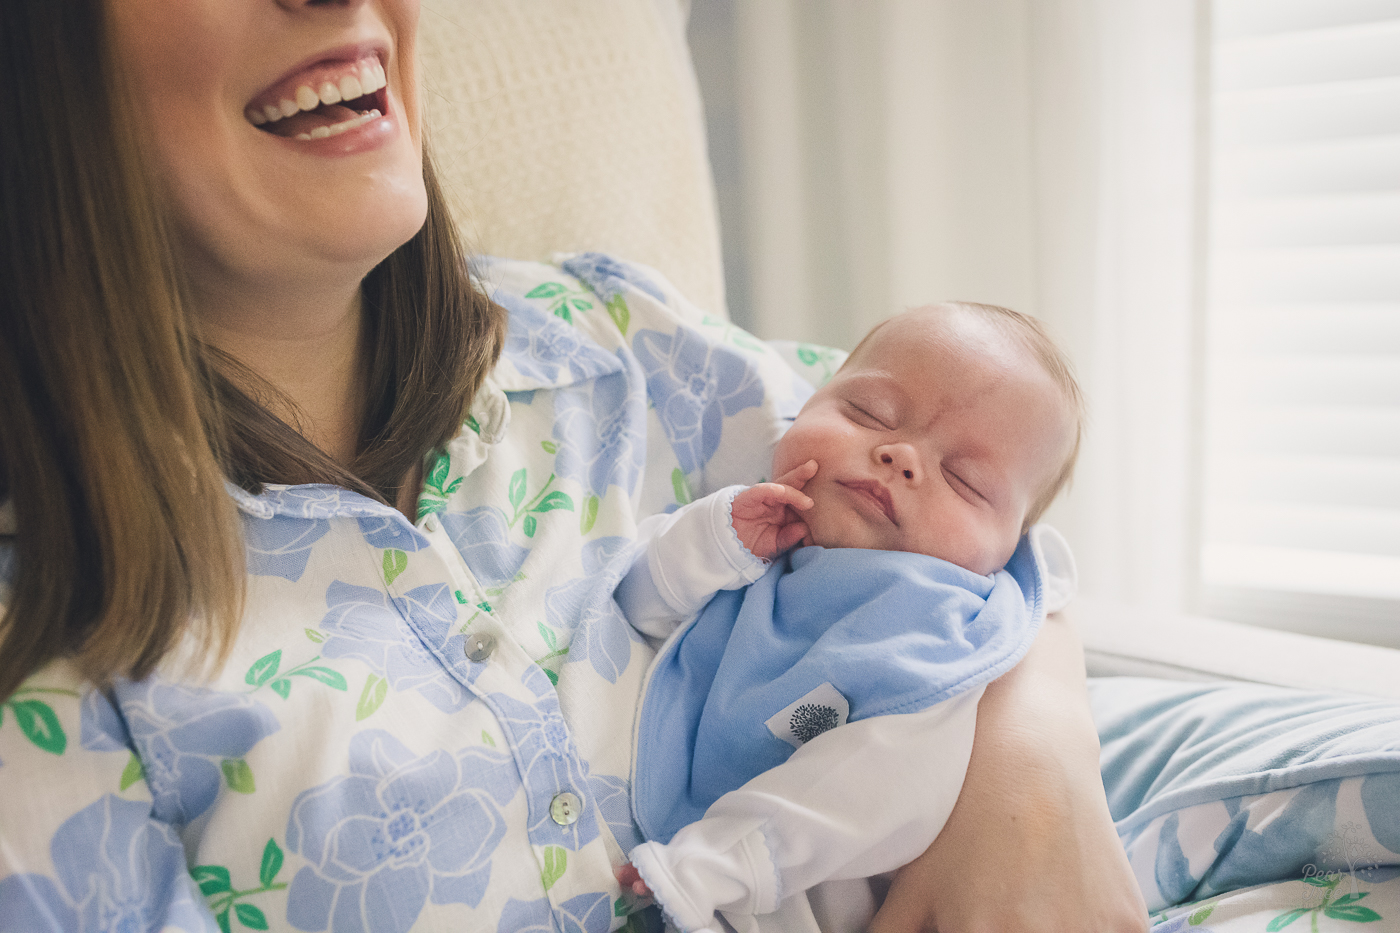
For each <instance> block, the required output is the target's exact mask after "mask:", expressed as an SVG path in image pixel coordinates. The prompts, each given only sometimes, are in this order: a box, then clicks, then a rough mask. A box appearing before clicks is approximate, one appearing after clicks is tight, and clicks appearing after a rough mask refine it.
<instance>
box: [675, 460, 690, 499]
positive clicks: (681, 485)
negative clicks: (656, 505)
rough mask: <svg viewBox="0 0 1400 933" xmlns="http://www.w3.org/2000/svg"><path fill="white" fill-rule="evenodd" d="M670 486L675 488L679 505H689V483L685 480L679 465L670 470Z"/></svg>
mask: <svg viewBox="0 0 1400 933" xmlns="http://www.w3.org/2000/svg"><path fill="white" fill-rule="evenodd" d="M671 488H672V489H673V490H675V493H676V501H677V502H679V503H680V504H681V505H690V484H689V483H687V482H686V481H685V474H684V473H682V472H681V468H680V467H676V468H675V469H674V470H672V471H671Z"/></svg>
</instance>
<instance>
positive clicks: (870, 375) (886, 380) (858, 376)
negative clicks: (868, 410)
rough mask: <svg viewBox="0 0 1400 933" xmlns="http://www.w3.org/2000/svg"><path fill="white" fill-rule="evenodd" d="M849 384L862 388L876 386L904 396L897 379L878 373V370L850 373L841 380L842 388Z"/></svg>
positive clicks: (888, 374) (887, 374)
mask: <svg viewBox="0 0 1400 933" xmlns="http://www.w3.org/2000/svg"><path fill="white" fill-rule="evenodd" d="M851 383H855V384H856V385H857V386H858V387H862V388H863V387H865V386H867V385H870V386H878V387H880V388H884V389H889V390H892V391H894V392H897V393H898V394H900V395H903V394H904V390H903V388H902V387H901V386H900V384H899V380H898V379H896V378H895V377H894V376H893V375H891V374H890V373H886V372H880V371H879V370H862V371H860V372H855V373H851V374H850V375H849V376H846V377H845V378H844V379H843V380H842V385H843V387H844V386H846V385H850V384H851Z"/></svg>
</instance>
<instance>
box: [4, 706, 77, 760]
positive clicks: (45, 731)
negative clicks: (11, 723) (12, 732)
mask: <svg viewBox="0 0 1400 933" xmlns="http://www.w3.org/2000/svg"><path fill="white" fill-rule="evenodd" d="M5 706H8V707H9V708H10V709H11V711H13V712H14V714H15V722H16V723H18V724H19V731H21V732H23V733H24V737H25V738H26V739H28V740H29V741H31V742H33V743H34V744H35V745H37V746H38V747H39V748H42V749H43V750H44V751H46V752H52V753H53V754H55V755H62V754H63V751H64V749H66V748H67V747H68V736H67V734H65V733H64V731H63V726H62V725H61V724H60V723H59V721H58V716H57V715H56V714H55V713H54V711H53V707H51V706H49V704H47V703H45V702H44V701H43V700H15V699H11V700H10V701H8V702H7V703H5Z"/></svg>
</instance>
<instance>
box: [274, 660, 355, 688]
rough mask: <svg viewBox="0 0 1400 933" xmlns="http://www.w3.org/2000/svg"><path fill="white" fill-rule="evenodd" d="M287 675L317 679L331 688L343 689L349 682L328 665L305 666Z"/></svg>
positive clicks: (347, 686)
mask: <svg viewBox="0 0 1400 933" xmlns="http://www.w3.org/2000/svg"><path fill="white" fill-rule="evenodd" d="M287 676H288V677H293V676H295V677H310V678H311V679H312V680H319V681H320V682H321V683H323V684H325V685H326V686H327V687H330V688H331V689H333V690H345V689H348V688H349V686H350V685H349V684H347V683H346V682H345V676H344V675H343V674H341V673H340V672H339V671H333V670H331V669H330V668H329V667H319V666H317V667H305V668H300V669H298V670H295V671H291V672H290V673H288V675H287Z"/></svg>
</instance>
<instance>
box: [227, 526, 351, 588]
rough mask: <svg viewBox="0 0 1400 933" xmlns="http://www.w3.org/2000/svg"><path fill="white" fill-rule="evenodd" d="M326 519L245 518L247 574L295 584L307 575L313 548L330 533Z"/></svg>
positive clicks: (244, 534)
mask: <svg viewBox="0 0 1400 933" xmlns="http://www.w3.org/2000/svg"><path fill="white" fill-rule="evenodd" d="M330 527H331V523H330V522H328V521H326V520H325V519H304V518H293V517H291V516H288V515H274V516H272V517H271V518H255V517H253V516H251V515H247V514H245V515H244V516H243V542H244V547H245V548H246V551H247V555H248V557H247V561H248V572H249V573H252V574H257V575H259V576H269V577H282V578H283V579H285V580H291V581H292V582H293V583H295V582H296V581H298V580H300V579H301V575H302V574H303V573H305V572H306V561H307V559H308V558H310V557H311V546H312V545H313V544H315V543H316V542H317V541H319V540H321V538H322V537H324V536H325V534H326V532H327V531H330Z"/></svg>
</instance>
